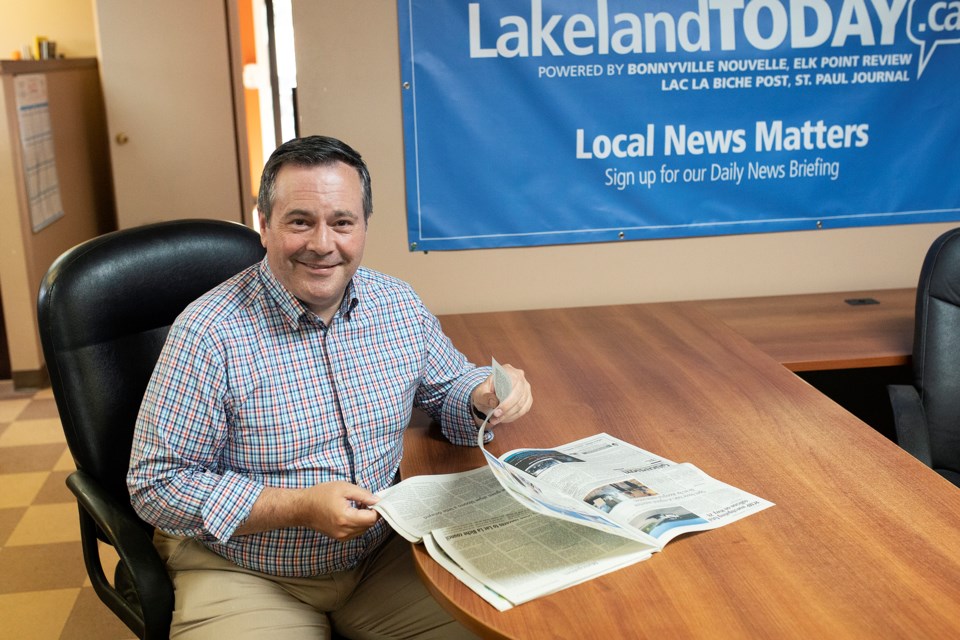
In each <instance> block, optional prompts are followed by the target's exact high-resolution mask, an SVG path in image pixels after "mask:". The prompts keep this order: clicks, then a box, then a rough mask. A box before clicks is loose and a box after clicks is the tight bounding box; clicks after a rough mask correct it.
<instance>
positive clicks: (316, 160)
mask: <svg viewBox="0 0 960 640" xmlns="http://www.w3.org/2000/svg"><path fill="white" fill-rule="evenodd" d="M337 162H342V163H344V164H346V165H349V166H351V167H353V168H354V169H356V170H357V175H359V176H360V187H361V191H362V196H363V220H364V222H366V221H367V220H369V219H370V214H372V213H373V192H372V190H371V187H370V171H369V170H368V169H367V165H366V163H365V162H364V161H363V159H362V158H361V157H360V154H359V153H357V152H356V151H354V150H353V148H351V147H350V145H348V144H347V143H345V142H342V141H340V140H337V139H336V138H330V137H327V136H307V137H305V138H295V139H293V140H290V141H288V142H284V143H283V144H282V145H280V146H279V147H277V149H276V150H275V151H274V152H273V153H272V154H270V158H269V159H268V160H267V163H266V164H265V165H264V167H263V174H262V175H261V176H260V193H259V195H258V196H257V210H258V211H259V212H260V216H261V217H263V219H264V220H266V221H267V222H270V214H271V213H272V212H273V201H274V197H275V196H276V183H277V174H278V173H279V172H280V168H281V167H283V166H284V165H288V164H292V165H296V166H300V167H321V166H327V165H331V164H334V163H337Z"/></svg>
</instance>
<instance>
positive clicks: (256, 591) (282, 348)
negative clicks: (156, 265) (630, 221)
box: [127, 136, 532, 640]
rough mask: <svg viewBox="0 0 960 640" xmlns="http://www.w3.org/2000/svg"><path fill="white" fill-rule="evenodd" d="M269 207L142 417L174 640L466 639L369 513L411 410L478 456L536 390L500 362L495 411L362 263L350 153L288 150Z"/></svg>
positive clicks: (361, 186)
mask: <svg viewBox="0 0 960 640" xmlns="http://www.w3.org/2000/svg"><path fill="white" fill-rule="evenodd" d="M258 208H259V211H260V216H261V219H260V232H261V236H262V240H263V244H264V246H265V247H266V250H267V255H266V257H265V258H264V260H263V261H262V262H261V263H259V264H257V265H254V266H253V267H251V268H249V269H246V270H245V271H243V272H241V273H240V274H238V275H236V276H235V277H233V278H231V279H230V280H228V281H227V282H225V283H223V284H222V285H220V286H218V287H216V288H214V289H213V290H212V291H210V292H208V293H207V294H205V295H204V296H202V297H201V298H200V299H198V300H197V301H196V302H194V303H193V304H192V305H190V307H188V308H187V309H186V310H185V311H184V313H183V314H182V315H181V316H180V317H179V318H178V319H177V321H176V323H175V324H174V326H173V327H172V328H171V330H170V334H169V336H168V338H167V343H166V345H165V346H164V349H163V352H162V354H161V356H160V359H159V362H158V364H157V367H156V370H155V371H154V375H153V378H152V380H151V382H150V385H149V386H148V388H147V391H146V394H145V396H144V400H143V405H142V407H141V410H140V415H139V418H138V421H137V429H136V433H135V436H134V443H133V451H132V455H131V461H130V471H129V474H128V477H127V482H128V486H129V489H130V494H131V498H132V502H133V505H134V508H135V509H136V510H137V512H138V513H139V514H140V516H141V517H142V518H143V519H144V520H146V521H147V522H150V523H151V524H153V525H154V526H156V527H157V528H158V529H159V530H160V531H158V534H157V536H156V539H155V542H156V544H157V547H158V549H159V550H160V552H161V555H162V556H163V557H164V559H165V560H166V562H167V567H168V570H169V571H170V574H171V576H172V578H173V582H174V587H175V590H176V606H175V611H174V614H173V623H172V629H171V637H175V638H230V639H231V640H238V639H239V638H255V637H259V638H263V637H269V638H301V637H303V638H308V637H309V638H318V637H329V635H330V632H331V627H332V628H333V630H334V631H336V632H337V633H338V634H341V635H344V636H347V637H384V638H392V637H397V638H401V637H418V638H420V637H422V638H428V637H429V638H453V637H459V636H461V635H463V634H465V633H466V631H465V630H464V629H463V628H462V627H459V625H457V624H456V623H455V622H453V621H452V619H451V618H450V617H449V616H448V615H447V614H446V613H445V612H443V611H442V609H440V607H439V606H438V605H437V604H436V603H435V602H434V601H433V600H432V599H431V598H430V596H429V595H428V594H427V592H426V591H425V589H424V588H423V586H422V584H421V583H420V582H419V580H418V578H417V577H416V575H415V574H414V571H413V567H412V563H411V561H410V557H409V554H410V550H409V545H408V544H406V543H405V542H403V540H402V539H400V538H399V537H397V536H396V535H393V534H392V532H391V531H390V529H389V527H388V526H387V524H386V522H385V521H384V520H382V519H381V518H379V516H378V514H377V513H376V512H375V511H373V510H372V509H369V508H368V507H369V506H370V505H372V504H374V503H375V502H376V500H377V498H376V496H375V495H374V493H375V492H376V491H378V490H380V489H383V488H384V487H387V486H389V485H390V484H391V483H393V482H394V481H395V478H396V473H397V469H398V466H399V463H400V458H401V454H402V437H403V431H404V429H405V427H406V425H407V422H408V420H409V418H410V411H411V408H412V407H413V406H417V407H420V408H422V409H423V410H425V411H426V412H427V413H429V414H430V415H432V416H433V417H434V418H436V419H438V420H439V421H440V424H441V430H442V432H443V433H444V434H445V436H446V437H447V438H448V439H449V440H450V441H451V442H454V443H456V444H461V445H470V444H476V442H475V441H476V433H477V427H478V425H479V424H480V421H481V418H482V417H483V415H484V414H486V413H492V415H491V419H490V423H491V424H498V423H504V422H510V421H512V420H515V419H517V418H519V417H520V416H522V415H523V414H524V413H526V412H527V411H528V410H529V408H530V405H531V402H532V397H531V393H530V386H529V384H528V383H527V381H526V379H525V377H524V374H523V372H522V371H520V370H518V369H515V368H513V367H510V366H506V367H505V368H506V369H507V371H508V373H509V374H510V376H511V379H512V383H513V390H512V392H511V393H510V396H509V397H507V398H497V397H496V393H495V391H494V386H493V380H492V375H491V372H490V370H489V368H486V367H483V368H478V367H475V366H474V365H472V364H470V363H468V362H466V359H465V358H464V356H463V355H462V354H461V353H460V352H458V351H457V350H456V349H455V348H453V346H452V345H451V344H450V341H449V340H448V339H447V338H446V336H444V335H443V333H442V331H441V329H440V326H439V323H438V322H437V320H436V318H435V317H433V316H432V315H431V314H430V313H429V312H428V311H427V310H426V308H425V307H424V306H423V304H422V302H421V301H420V300H419V298H417V296H416V294H414V293H413V291H412V290H411V289H410V287H409V286H408V285H406V284H404V283H402V282H400V281H399V280H396V279H393V278H390V277H388V276H385V275H383V274H380V273H377V272H374V271H371V270H369V269H366V268H362V267H360V260H361V258H362V257H363V249H364V242H365V240H366V234H367V220H368V218H369V217H370V214H371V212H372V197H371V187H370V175H369V173H368V171H367V167H366V165H365V164H364V162H363V160H362V159H361V158H360V156H359V154H357V153H356V152H355V151H354V150H353V149H351V148H350V147H349V146H347V145H346V144H344V143H342V142H340V141H339V140H335V139H332V138H325V137H320V136H312V137H309V138H304V139H300V140H293V141H291V142H288V143H286V144H284V145H282V146H281V147H279V148H278V149H277V150H276V151H275V152H274V153H273V155H272V156H271V157H270V159H269V160H268V162H267V164H266V166H265V167H264V171H263V177H262V180H261V185H260V194H259V200H258Z"/></svg>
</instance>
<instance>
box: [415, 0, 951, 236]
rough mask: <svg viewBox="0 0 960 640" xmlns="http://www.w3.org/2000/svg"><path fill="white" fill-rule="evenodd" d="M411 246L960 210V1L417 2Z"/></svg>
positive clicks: (932, 217)
mask: <svg viewBox="0 0 960 640" xmlns="http://www.w3.org/2000/svg"><path fill="white" fill-rule="evenodd" d="M399 18H400V20H399V24H400V49H401V51H400V53H401V65H402V70H401V72H402V79H403V83H404V88H403V122H404V147H405V160H406V184H407V201H408V202H407V212H408V230H409V242H410V249H411V250H413V251H427V250H444V249H470V248H484V247H509V246H530V245H547V244H568V243H582V242H607V241H623V240H635V239H647V238H667V237H684V236H702V235H720V234H734V233H757V232H772V231H788V230H801V229H814V228H835V227H854V226H869V225H889V224H904V223H914V222H938V221H947V220H958V219H960V46H956V45H958V44H960V0H949V1H946V0H477V1H473V2H470V1H467V0H429V1H427V0H422V1H416V0H400V1H399Z"/></svg>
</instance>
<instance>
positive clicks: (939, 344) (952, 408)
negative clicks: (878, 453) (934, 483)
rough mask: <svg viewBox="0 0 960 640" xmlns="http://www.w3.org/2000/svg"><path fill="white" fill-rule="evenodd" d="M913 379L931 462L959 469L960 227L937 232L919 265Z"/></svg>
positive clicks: (938, 466) (947, 467)
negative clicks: (926, 431) (940, 232)
mask: <svg viewBox="0 0 960 640" xmlns="http://www.w3.org/2000/svg"><path fill="white" fill-rule="evenodd" d="M913 383H914V386H916V388H917V391H918V392H919V394H920V399H921V403H922V404H923V409H924V413H925V415H926V420H927V426H928V430H929V435H930V453H931V458H932V462H933V467H934V468H935V469H936V468H945V469H952V470H954V471H960V229H953V230H951V231H948V232H946V233H944V234H943V235H941V236H940V237H939V238H937V239H936V240H935V241H934V243H933V244H932V245H931V246H930V249H929V250H928V251H927V255H926V258H925V259H924V261H923V266H922V267H921V269H920V281H919V284H918V286H917V308H916V320H915V329H914V339H913Z"/></svg>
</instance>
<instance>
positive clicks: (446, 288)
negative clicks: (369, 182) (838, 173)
mask: <svg viewBox="0 0 960 640" xmlns="http://www.w3.org/2000/svg"><path fill="white" fill-rule="evenodd" d="M396 12H397V3H396V2H395V1H392V0H391V1H387V0H325V1H324V2H316V1H315V0H294V28H295V32H296V46H297V69H298V93H299V99H300V114H301V133H303V134H305V135H306V134H312V133H323V134H327V135H333V136H337V137H339V138H342V139H343V140H345V141H346V142H348V143H349V144H351V145H352V146H354V147H355V148H356V149H357V150H358V151H359V152H360V153H361V154H363V155H364V157H365V158H366V160H367V162H368V164H369V166H370V170H371V173H372V175H373V184H374V216H373V218H372V219H371V222H370V234H369V239H368V244H367V252H366V259H365V261H366V264H367V265H368V266H370V267H373V268H375V269H380V270H382V271H386V272H388V273H391V274H393V275H396V276H398V277H400V278H403V279H404V280H407V281H408V282H410V283H411V284H413V285H414V286H415V287H416V289H417V290H418V291H419V292H420V294H421V296H422V297H423V299H424V300H425V302H426V303H427V305H428V306H429V307H430V308H431V309H432V310H433V311H434V312H435V313H455V312H469V311H488V310H504V309H524V308H548V307H564V306H582V305H593V304H612V303H626V302H648V301H662V300H682V299H696V298H720V297H739V296H753V295H772V294H790V293H806V292H816V291H845V290H856V289H877V288H892V287H908V286H915V285H916V278H917V275H918V274H919V270H920V263H921V262H922V260H923V255H924V253H925V252H926V249H927V247H928V246H929V245H930V243H931V242H932V241H933V240H934V238H936V237H937V236H938V235H939V234H940V233H942V232H943V231H945V230H946V229H949V228H952V227H954V226H960V223H956V224H950V223H948V224H925V225H904V226H894V227H872V228H861V229H839V230H823V231H807V232H792V233H774V234H756V235H743V236H723V237H710V238H693V239H677V240H650V241H634V242H624V243H622V244H593V245H571V246H557V247H538V248H523V249H496V250H476V251H459V252H431V253H429V254H427V255H424V254H422V253H410V252H409V251H408V250H407V233H406V220H405V216H406V208H405V195H404V164H403V138H402V116H401V110H400V95H401V94H400V92H401V88H400V62H399V49H398V34H397V14H396Z"/></svg>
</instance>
